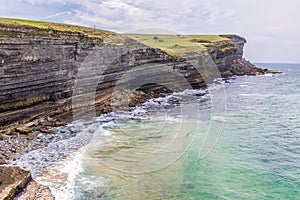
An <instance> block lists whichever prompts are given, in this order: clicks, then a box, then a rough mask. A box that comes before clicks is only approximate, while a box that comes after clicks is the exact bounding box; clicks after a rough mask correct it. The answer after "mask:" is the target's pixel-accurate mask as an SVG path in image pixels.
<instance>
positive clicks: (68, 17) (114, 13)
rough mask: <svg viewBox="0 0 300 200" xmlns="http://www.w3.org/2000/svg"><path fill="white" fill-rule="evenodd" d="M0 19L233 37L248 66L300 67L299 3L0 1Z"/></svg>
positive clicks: (272, 0)
mask: <svg viewBox="0 0 300 200" xmlns="http://www.w3.org/2000/svg"><path fill="white" fill-rule="evenodd" d="M0 4H1V6H0V17H12V18H24V19H33V20H42V21H54V22H62V23H70V24H76V25H84V26H91V27H96V28H100V29H105V30H111V31H116V32H119V33H124V32H125V33H126V32H134V30H137V29H140V30H141V29H142V30H143V29H145V28H156V29H155V30H159V29H163V30H170V31H171V32H174V33H180V34H238V35H240V36H243V37H245V38H246V39H247V41H248V43H247V44H246V46H245V57H246V59H248V60H250V61H252V62H273V63H278V62H281V63H300V39H299V36H300V12H299V8H300V1H299V0H285V1H283V0H180V1H176V0H72V1H71V0H48V1H44V0H9V1H8V0H0Z"/></svg>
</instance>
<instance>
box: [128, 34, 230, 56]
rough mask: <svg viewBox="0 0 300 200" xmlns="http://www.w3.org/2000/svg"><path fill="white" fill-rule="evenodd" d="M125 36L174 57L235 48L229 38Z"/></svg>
mask: <svg viewBox="0 0 300 200" xmlns="http://www.w3.org/2000/svg"><path fill="white" fill-rule="evenodd" d="M127 36H128V37H130V38H132V39H134V40H137V41H139V42H140V43H143V44H145V45H147V46H149V47H152V48H158V49H161V50H163V51H165V52H166V53H168V54H170V55H173V56H176V57H177V56H185V55H188V54H192V53H195V52H198V53H201V52H203V51H204V50H205V49H206V48H207V47H208V46H215V47H217V48H218V49H220V50H222V49H223V50H227V49H228V48H235V46H234V44H233V42H232V41H231V40H230V39H229V38H226V37H222V36H219V35H153V34H128V35H127Z"/></svg>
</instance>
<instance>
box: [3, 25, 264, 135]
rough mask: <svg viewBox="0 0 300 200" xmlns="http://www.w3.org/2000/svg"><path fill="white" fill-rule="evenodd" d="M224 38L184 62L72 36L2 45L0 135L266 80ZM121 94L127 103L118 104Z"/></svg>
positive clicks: (132, 44) (126, 43)
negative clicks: (231, 79) (187, 92)
mask: <svg viewBox="0 0 300 200" xmlns="http://www.w3.org/2000/svg"><path fill="white" fill-rule="evenodd" d="M2 29H3V27H2ZM5 31H17V30H13V29H11V28H10V29H9V30H8V29H5ZM223 37H226V38H229V39H230V40H228V42H222V43H220V44H218V43H213V44H207V45H206V47H207V52H208V54H207V55H206V54H205V55H197V54H195V55H191V56H189V57H186V58H178V57H173V56H171V55H168V54H166V53H165V52H163V51H161V50H160V49H154V48H149V47H147V46H145V45H142V44H139V43H138V42H136V41H133V40H131V39H126V38H124V37H120V38H118V36H116V38H117V39H120V41H118V40H117V39H115V42H109V43H105V41H103V40H92V39H89V38H82V37H76V35H74V34H72V35H70V36H69V37H67V35H66V34H63V36H62V37H55V38H54V37H50V36H49V37H40V36H38V37H33V36H26V34H25V35H22V36H20V37H19V38H18V37H10V38H9V37H4V38H1V40H0V85H1V89H0V127H1V129H2V130H6V132H10V131H12V130H11V129H12V128H14V127H16V126H20V125H23V124H25V125H27V126H33V127H37V125H39V124H40V125H43V122H44V121H48V122H47V123H48V125H50V126H52V125H60V124H64V123H66V122H69V121H72V120H73V119H74V118H75V119H79V118H85V117H93V116H95V115H99V114H100V113H104V112H109V111H111V110H112V109H117V108H121V107H124V106H125V107H126V105H124V104H126V102H127V105H131V106H133V105H135V104H138V103H140V102H143V101H145V99H147V98H151V97H156V96H160V95H161V94H162V93H163V92H173V91H178V90H183V89H189V88H201V87H205V86H206V84H207V82H210V81H211V80H212V79H213V78H216V77H220V76H231V75H244V74H252V75H255V74H262V73H265V72H266V71H263V70H261V69H258V68H256V67H255V66H253V65H251V64H250V63H249V62H247V61H245V60H243V59H242V55H243V46H244V43H245V42H246V40H245V39H244V38H242V37H239V36H236V35H224V36H223ZM120 44H121V45H120ZM199 63H200V64H199ZM213 66H215V68H216V69H217V71H218V73H219V74H218V73H217V74H216V70H215V69H214V68H213ZM174 74H175V75H174ZM116 86H117V87H116ZM121 86H122V87H121ZM120 90H129V91H127V93H130V94H131V95H130V94H128V95H127V96H122V95H121V96H120V95H119V94H123V93H124V91H123V93H122V92H121V91H120ZM125 93H126V92H125ZM125 93H124V94H125ZM118 95H119V96H118ZM118 98H119V99H123V101H118V102H117V101H116V99H118ZM124 99H126V102H125V101H124ZM116 102H117V103H116ZM121 104H122V105H121ZM112 105H114V106H112ZM49 119H51V120H49ZM49 121H50V122H49ZM49 123H50V124H49Z"/></svg>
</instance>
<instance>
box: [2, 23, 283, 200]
mask: <svg viewBox="0 0 300 200" xmlns="http://www.w3.org/2000/svg"><path fill="white" fill-rule="evenodd" d="M1 28H2V29H3V26H2V27H1ZM4 29H5V30H6V31H14V29H12V30H10V29H9V28H7V27H6V28H5V27H4ZM25 29H26V28H25ZM25 31H27V32H28V30H25ZM25 33H26V32H25ZM64 34H65V33H61V36H60V38H53V37H49V36H48V38H47V39H45V38H32V37H27V36H24V38H21V39H16V38H14V39H9V40H8V39H7V38H4V39H3V38H2V41H1V44H0V47H1V48H2V50H3V52H4V54H5V53H6V52H8V50H7V49H9V48H10V45H12V46H13V45H19V46H20V48H19V50H17V51H19V52H21V53H23V54H26V53H28V52H27V50H26V48H25V50H24V49H22V48H23V47H24V46H22V45H24V44H20V43H26V42H28V43H26V44H25V45H34V46H35V47H36V48H42V47H43V45H42V44H43V42H46V43H47V45H50V46H51V45H52V47H55V50H57V51H64V50H65V49H67V52H68V53H65V54H66V55H64V56H65V57H60V56H57V55H56V57H55V56H54V58H51V59H53V62H52V61H51V62H52V63H51V62H50V61H49V58H45V57H43V56H45V55H41V54H40V53H39V52H37V51H36V52H30V53H32V54H33V57H30V56H29V57H26V58H23V57H22V58H18V57H17V56H15V57H14V56H9V53H6V54H5V56H4V58H3V59H5V62H3V63H1V65H2V67H6V68H8V69H9V67H14V65H16V63H18V64H19V65H18V66H26V65H32V66H34V67H37V66H38V65H39V64H43V63H46V64H47V63H48V64H49V65H46V68H47V67H49V66H50V64H51V65H52V64H53V63H55V64H56V65H57V64H61V65H62V66H65V68H62V69H59V70H60V71H59V73H62V75H59V76H58V74H59V73H57V71H54V72H53V73H54V75H56V76H54V77H55V81H57V82H59V83H60V84H62V85H63V87H62V88H59V91H56V90H54V91H51V93H50V92H48V91H47V88H46V91H43V92H41V93H39V94H38V96H37V97H36V98H35V97H32V99H30V98H31V93H30V92H29V93H28V92H27V93H26V95H27V96H28V97H29V100H28V99H27V100H28V101H27V100H25V101H20V100H19V99H18V98H20V97H19V96H18V95H20V96H21V95H24V94H22V93H20V92H19V91H17V88H18V87H20V85H21V84H24V82H22V83H18V84H16V85H14V81H11V83H10V84H6V85H5V87H7V88H6V90H7V91H9V90H11V88H10V87H13V89H15V90H16V91H17V92H16V94H15V96H17V98H16V101H15V102H12V103H11V102H10V101H11V99H10V101H8V100H3V101H2V102H1V103H2V105H1V106H2V107H1V111H2V112H1V113H0V114H1V115H0V116H1V118H0V119H1V127H2V129H1V133H0V147H1V149H0V166H1V165H6V164H9V165H16V163H17V161H19V159H20V158H21V157H22V156H23V155H25V154H27V153H30V152H33V151H34V150H37V149H41V148H46V147H48V146H51V144H54V143H56V142H60V141H65V140H68V139H72V138H75V137H76V136H77V134H78V132H76V130H75V131H74V130H73V129H72V126H69V127H70V128H69V129H67V130H69V131H63V132H59V129H57V128H56V127H59V126H65V127H68V125H70V124H69V123H70V122H72V121H73V120H74V119H73V118H72V111H71V108H72V105H71V104H70V97H72V93H71V92H70V91H72V84H73V83H70V82H72V80H73V79H74V77H75V76H74V73H75V72H76V70H74V69H73V68H71V67H74V65H75V66H78V65H79V64H80V62H81V63H82V61H83V60H84V58H85V57H86V56H87V55H88V54H89V53H90V51H91V50H92V49H93V48H92V47H94V45H95V44H97V43H99V41H100V43H101V42H102V41H101V40H97V41H94V40H93V39H90V38H85V39H86V40H85V41H84V42H79V39H78V38H77V37H78V36H77V35H75V36H74V35H72V37H70V36H68V35H67V39H66V38H63V37H66V35H64ZM25 35H26V34H25ZM223 37H228V38H229V39H230V41H229V40H228V41H227V40H226V41H227V42H228V43H225V44H224V43H222V44H218V43H215V44H214V43H212V44H206V47H207V48H208V52H209V53H210V56H211V57H212V58H213V59H214V61H215V62H216V65H217V67H218V69H219V70H220V73H221V74H220V75H221V77H223V78H226V77H227V78H228V77H231V76H243V75H264V74H268V73H271V74H273V73H278V72H275V71H271V70H268V69H260V68H257V67H255V66H254V65H252V64H251V63H250V62H248V61H246V60H245V59H243V58H242V56H243V46H244V43H245V42H246V41H245V39H243V38H241V37H239V36H235V35H229V36H225V35H223ZM62 38H63V39H62ZM7 41H10V42H11V43H10V42H7ZM30 42H34V44H30ZM57 43H58V44H59V45H60V47H59V48H61V46H63V50H62V49H58V48H57V46H56V45H57ZM70 43H71V44H72V45H74V46H72V45H71V47H70ZM233 43H234V46H232V45H233ZM75 44H76V45H75ZM228 44H229V46H228ZM1 45H2V46H1ZM139 45H140V46H139V48H138V49H137V50H136V49H135V50H133V51H132V52H129V54H128V55H129V56H127V57H126V56H125V57H124V56H123V57H122V56H120V62H117V63H114V66H116V65H121V68H118V69H117V70H116V71H112V72H113V73H111V74H114V75H115V74H117V75H118V73H120V74H122V72H123V69H124V68H130V67H131V68H135V67H137V66H139V63H142V64H143V63H148V64H150V65H151V64H153V65H155V64H157V63H159V64H161V63H163V64H166V63H167V64H166V66H167V67H169V66H168V65H171V66H172V67H173V69H175V70H177V71H178V72H180V73H182V74H188V75H187V80H188V81H189V83H190V84H191V85H192V86H193V88H195V89H200V88H205V87H207V83H206V82H205V80H204V79H203V77H201V76H199V73H198V74H197V72H196V70H195V69H194V68H193V67H192V65H191V62H190V60H189V59H191V58H188V59H182V58H177V57H176V56H175V57H174V55H170V54H167V53H165V52H164V51H162V50H160V49H156V48H149V47H148V46H146V47H145V46H144V45H141V44H139ZM224 45H225V46H224ZM226 45H227V46H226ZM230 45H231V46H230ZM25 47H26V46H25ZM55 50H54V51H55ZM46 51H49V52H50V53H51V54H53V50H49V49H47V50H46ZM49 52H48V53H49ZM70 52H71V53H70ZM73 54H74V55H73ZM67 57H68V59H69V60H71V61H69V60H68V62H66V63H64V59H66V58H67ZM132 57H133V58H134V62H133V63H131V64H130V62H129V61H128V60H129V58H132ZM22 59H23V60H22ZM24 59H25V60H24ZM192 59H193V58H192ZM123 60H125V61H126V62H125V61H123ZM128 63H129V64H128ZM66 65H68V66H67V67H66ZM27 67H28V66H27ZM12 69H13V68H12ZM112 69H114V68H113V67H112ZM47 70H48V71H51V70H52V69H51V67H49V69H47ZM55 70H57V69H55ZM8 71H9V70H8ZM108 71H109V70H108ZM20 73H21V74H22V73H23V72H22V71H21V72H20ZM47 73H48V72H47ZM159 73H160V71H154V72H153V74H152V75H153V76H157V74H159ZM108 74H109V73H108ZM111 74H109V75H110V76H111ZM16 75H19V74H18V73H16V74H14V70H12V72H9V73H8V74H5V75H4V77H5V78H6V77H8V76H13V77H17V76H16ZM22 75H24V77H25V79H24V80H23V81H26V80H27V81H28V82H34V81H36V80H33V79H27V76H32V75H30V74H26V73H25V74H22ZM50 75H51V74H50ZM52 75H53V74H52ZM118 76H119V75H118ZM118 76H116V77H113V79H109V80H108V81H107V82H103V83H100V86H98V88H97V90H98V92H101V93H104V94H105V95H104V96H99V98H98V99H97V101H95V99H94V100H93V101H92V102H89V101H88V100H87V101H84V102H79V103H78V109H79V113H80V114H82V111H84V110H85V109H86V105H92V106H95V107H96V111H97V114H98V115H100V114H103V113H109V112H110V111H111V107H110V103H111V101H110V100H111V99H109V98H110V97H111V92H112V91H113V89H112V88H113V87H114V84H115V81H116V80H117V77H118ZM150 76H151V75H150ZM50 77H51V76H50ZM52 77H53V76H52ZM57 77H58V78H57ZM66 77H68V78H67V80H66V81H65V79H66ZM44 78H45V77H41V79H44ZM56 78H57V79H56ZM84 78H86V77H84ZM62 80H63V82H61V81H62ZM38 81H40V80H38ZM212 81H213V80H212ZM25 83H26V82H25ZM165 83H170V81H169V80H166V82H165ZM43 84H44V85H43ZM101 84H102V85H101ZM171 84H174V83H172V82H171ZM39 85H42V86H43V87H44V86H47V87H50V86H49V85H48V83H43V82H39ZM24 87H26V89H31V90H34V87H32V86H31V85H30V86H28V87H27V86H26V84H25V86H24ZM52 87H53V86H51V88H50V89H51V90H52V89H53V88H55V87H57V86H56V85H54V87H53V88H52ZM107 88H108V89H107ZM66 89H68V90H67V91H65V90H66ZM43 90H44V89H43ZM49 91H50V90H49ZM4 92H5V91H4ZM18 92H19V93H18ZM80 92H83V93H84V92H86V93H88V91H85V90H82V91H80ZM169 92H172V91H170V90H169V89H168V88H165V87H161V86H158V85H154V86H151V87H149V86H147V87H142V88H139V90H136V91H133V94H134V95H133V97H132V99H131V100H132V101H131V104H130V106H129V107H135V106H136V105H141V104H142V103H144V102H145V101H146V100H148V99H152V98H157V97H161V96H164V95H165V94H167V93H169ZM70 95H71V96H70ZM96 96H97V95H96ZM12 100H14V99H12ZM20 102H21V103H20ZM19 104H20V105H19ZM82 104H83V105H85V106H82ZM9 106H11V107H9ZM6 108H7V110H5V109H6ZM89 117H90V116H84V115H83V116H82V118H89ZM80 148H81V146H80V145H78V147H75V148H74V149H73V151H77V150H78V149H80ZM70 153H72V152H70ZM68 155H69V154H68V152H66V153H62V155H61V157H60V158H59V159H57V160H56V162H57V161H59V160H63V159H64V158H66V157H67V156H68ZM10 168H15V167H8V169H9V170H10ZM19 170H20V169H19ZM20 171H22V170H20ZM22 172H23V171H22ZM24 173H25V172H24ZM2 174H6V175H7V172H5V171H4V172H2ZM2 174H1V176H2ZM26 174H27V175H26V176H25V178H24V181H25V182H24V183H22V184H21V185H20V186H17V188H25V186H26V184H27V182H29V179H31V178H28V172H27V173H26ZM12 181H13V182H15V180H12ZM0 186H2V187H4V188H9V187H10V185H9V184H5V183H1V185H0ZM14 187H15V186H14ZM36 190H38V191H41V193H43V194H45V195H46V196H48V197H47V198H49V199H51V198H53V197H51V195H50V194H49V189H48V188H46V187H43V186H41V185H38V184H37V183H35V182H34V181H31V182H30V183H29V185H28V186H27V192H29V194H28V193H25V194H24V195H25V197H24V198H25V199H26V198H35V197H33V196H34V195H37V196H38V195H40V194H38V193H34V192H33V193H32V191H36ZM18 192H19V191H18V190H15V192H14V194H13V195H8V196H6V197H4V198H8V199H10V198H12V196H15V195H16V194H17V193H18ZM26 195H27V196H26ZM1 198H2V197H1ZM20 198H21V199H22V197H20Z"/></svg>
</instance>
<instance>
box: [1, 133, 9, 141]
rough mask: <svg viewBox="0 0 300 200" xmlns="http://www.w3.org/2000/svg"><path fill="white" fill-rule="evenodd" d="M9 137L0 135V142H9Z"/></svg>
mask: <svg viewBox="0 0 300 200" xmlns="http://www.w3.org/2000/svg"><path fill="white" fill-rule="evenodd" d="M9 138H10V137H9V136H8V135H5V134H3V133H2V134H0V140H9Z"/></svg>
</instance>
